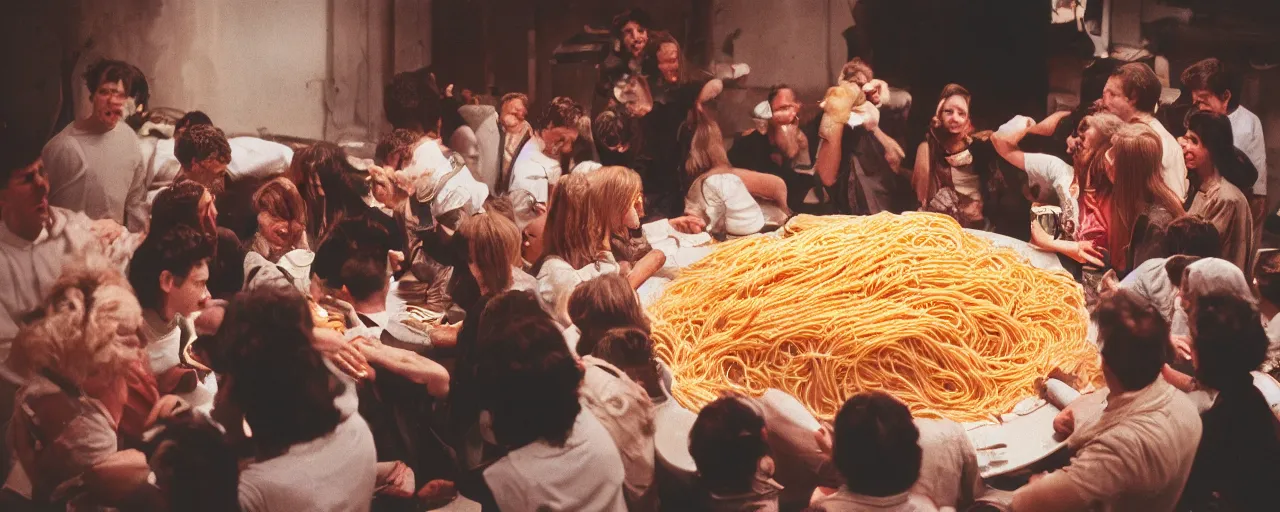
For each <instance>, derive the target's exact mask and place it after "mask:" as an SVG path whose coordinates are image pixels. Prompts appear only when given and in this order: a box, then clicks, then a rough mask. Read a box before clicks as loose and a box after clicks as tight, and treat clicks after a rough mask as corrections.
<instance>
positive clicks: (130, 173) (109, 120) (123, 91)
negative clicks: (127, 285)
mask: <svg viewBox="0 0 1280 512" xmlns="http://www.w3.org/2000/svg"><path fill="white" fill-rule="evenodd" d="M135 69H136V68H134V67H133V66H131V65H129V64H128V63H125V62H121V61H117V60H102V61H99V62H97V63H95V64H93V65H91V66H89V69H88V70H86V71H85V73H84V81H85V86H86V87H88V89H89V100H90V104H91V105H92V106H93V111H92V113H90V114H89V117H86V118H84V119H80V120H78V121H76V122H74V123H71V124H69V125H67V127H66V128H64V129H63V130H62V131H61V132H59V133H58V134H57V135H55V136H54V137H53V139H52V140H50V141H49V143H48V144H47V145H45V147H44V163H45V170H46V172H47V174H48V176H49V204H51V205H53V206H59V207H63V208H66V209H68V210H73V211H78V212H84V213H85V214H86V215H88V216H89V218H91V219H94V220H98V219H112V220H115V221H116V222H119V223H120V224H122V225H126V226H128V227H129V229H130V230H131V231H142V230H143V229H144V228H146V222H147V218H148V215H147V204H146V169H145V167H143V165H142V151H141V150H140V149H139V147H138V136H137V135H136V134H135V133H133V130H132V129H130V128H129V126H128V125H127V124H125V123H122V122H120V121H121V120H123V119H124V118H125V116H126V115H127V114H128V113H127V112H125V111H124V109H125V100H126V99H128V98H129V96H130V94H131V91H132V90H133V84H134V82H135V81H136V80H137V73H136V71H135Z"/></svg>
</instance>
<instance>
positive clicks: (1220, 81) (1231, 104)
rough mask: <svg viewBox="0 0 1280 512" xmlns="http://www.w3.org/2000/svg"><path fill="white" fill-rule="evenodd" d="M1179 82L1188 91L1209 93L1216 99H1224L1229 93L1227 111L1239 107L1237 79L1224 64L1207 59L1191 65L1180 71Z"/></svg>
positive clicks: (1214, 59)
mask: <svg viewBox="0 0 1280 512" xmlns="http://www.w3.org/2000/svg"><path fill="white" fill-rule="evenodd" d="M1179 80H1180V81H1181V82H1182V86H1183V87H1186V88H1187V89H1188V90H1190V91H1193V92H1194V91H1209V93H1210V94H1212V95H1214V96H1217V97H1218V99H1222V98H1225V97H1227V93H1231V98H1230V99H1229V100H1227V108H1228V109H1234V108H1236V107H1237V106H1239V105H1240V95H1239V94H1236V91H1237V90H1239V88H1240V84H1239V78H1238V77H1236V75H1235V73H1232V72H1231V69H1230V68H1228V67H1227V65H1226V64H1224V63H1223V62H1222V61H1220V60H1218V59H1216V58H1208V59H1205V60H1202V61H1200V62H1197V63H1195V64H1192V65H1191V66H1190V67H1188V68H1187V69H1185V70H1183V71H1182V76H1181V77H1179Z"/></svg>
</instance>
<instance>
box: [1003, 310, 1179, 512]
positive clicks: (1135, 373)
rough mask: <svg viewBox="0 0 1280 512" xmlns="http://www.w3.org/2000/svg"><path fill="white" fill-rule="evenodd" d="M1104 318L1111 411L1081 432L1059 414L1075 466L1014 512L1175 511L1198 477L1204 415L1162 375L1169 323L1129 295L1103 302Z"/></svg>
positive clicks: (1040, 484) (1031, 489) (1026, 492)
mask: <svg viewBox="0 0 1280 512" xmlns="http://www.w3.org/2000/svg"><path fill="white" fill-rule="evenodd" d="M1096 314H1097V318H1098V331H1099V334H1098V338H1099V341H1100V342H1101V343H1102V372H1103V376H1104V377H1105V378H1106V381H1107V387H1108V388H1109V389H1110V395H1109V396H1108V397H1107V405H1106V408H1105V409H1104V410H1103V411H1102V413H1101V414H1100V415H1099V416H1098V417H1097V418H1096V419H1093V420H1092V421H1084V422H1081V426H1079V427H1077V426H1076V425H1077V422H1076V420H1075V418H1074V415H1073V413H1072V412H1071V411H1072V410H1071V409H1070V408H1068V409H1067V410H1066V411H1063V413H1062V414H1060V415H1059V417H1058V418H1057V419H1056V420H1055V421H1054V428H1055V429H1056V430H1058V431H1059V432H1060V433H1062V434H1069V435H1070V437H1068V438H1067V446H1068V447H1069V448H1070V449H1071V450H1072V451H1073V452H1074V455H1073V456H1072V458H1071V464H1070V465H1068V466H1067V467H1064V468H1062V469H1061V470H1059V471H1055V472H1053V473H1049V474H1042V475H1037V476H1035V477H1032V479H1031V483H1030V484H1027V486H1025V487H1023V488H1021V489H1018V491H1017V492H1015V493H1014V496H1013V510H1037V511H1057V510H1063V511H1066V510H1102V511H1113V510H1115V511H1119V510H1173V508H1174V506H1175V505H1176V504H1177V502H1178V497H1179V496H1180V495H1181V494H1182V487H1183V485H1184V484H1185V483H1186V481H1187V476H1188V475H1189V474H1190V473H1191V464H1192V461H1193V460H1194V459H1195V454H1196V449H1197V448H1198V446H1199V444H1200V433H1201V424H1200V415H1199V414H1198V413H1197V411H1196V407H1195V405H1194V404H1192V402H1191V400H1190V399H1188V398H1187V396H1186V395H1184V394H1183V393H1182V392H1181V391H1178V390H1177V389H1176V388H1174V387H1173V386H1172V385H1170V384H1169V383H1168V382H1166V381H1165V380H1164V378H1163V377H1161V376H1160V370H1161V368H1162V367H1163V366H1164V361H1165V358H1166V355H1167V354H1168V352H1169V350H1170V348H1169V328H1168V324H1166V323H1165V321H1164V319H1163V318H1162V317H1161V315H1160V313H1159V312H1158V311H1156V308H1155V306H1153V305H1151V303H1149V302H1147V301H1146V300H1145V299H1143V298H1141V297H1139V296H1137V295H1135V294H1134V293H1133V292H1130V291H1127V290H1121V291H1119V292H1116V293H1115V294H1114V295H1111V296H1108V297H1105V298H1103V299H1102V301H1101V303H1100V304H1099V305H1098V312H1097V313H1096ZM1082 419H1083V418H1082Z"/></svg>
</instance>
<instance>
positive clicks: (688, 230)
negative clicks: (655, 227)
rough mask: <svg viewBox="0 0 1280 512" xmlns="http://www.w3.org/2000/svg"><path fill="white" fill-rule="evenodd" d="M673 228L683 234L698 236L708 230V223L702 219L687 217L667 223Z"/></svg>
mask: <svg viewBox="0 0 1280 512" xmlns="http://www.w3.org/2000/svg"><path fill="white" fill-rule="evenodd" d="M667 222H668V223H669V224H671V228H672V229H675V230H676V231H679V232H681V233H685V234H689V235H696V234H698V233H701V232H703V231H704V230H706V229H707V223H706V222H705V221H703V220H702V219H701V218H698V217H694V216H692V215H685V216H683V217H677V218H674V219H671V220H669V221H667Z"/></svg>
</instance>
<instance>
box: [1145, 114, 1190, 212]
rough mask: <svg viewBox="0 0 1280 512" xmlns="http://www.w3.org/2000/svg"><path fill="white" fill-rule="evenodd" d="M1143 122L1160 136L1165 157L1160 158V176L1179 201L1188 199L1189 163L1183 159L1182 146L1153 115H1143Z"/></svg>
mask: <svg viewBox="0 0 1280 512" xmlns="http://www.w3.org/2000/svg"><path fill="white" fill-rule="evenodd" d="M1141 120H1142V122H1144V123H1146V124H1147V126H1150V127H1151V129H1152V130H1155V131H1156V134H1158V135H1160V146H1161V150H1162V151H1163V153H1162V154H1163V156H1162V157H1161V158H1160V176H1161V177H1163V178H1164V184H1165V185H1168V186H1169V190H1172V191H1173V194H1174V195H1176V196H1178V199H1186V198H1187V187H1188V185H1187V162H1186V160H1183V159H1182V145H1180V144H1178V139H1177V138H1176V137H1174V136H1173V134H1171V133H1169V130H1166V129H1165V128H1164V125H1163V124H1160V120H1158V119H1156V118H1155V117H1154V116H1152V115H1151V114H1142V115H1141Z"/></svg>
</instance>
